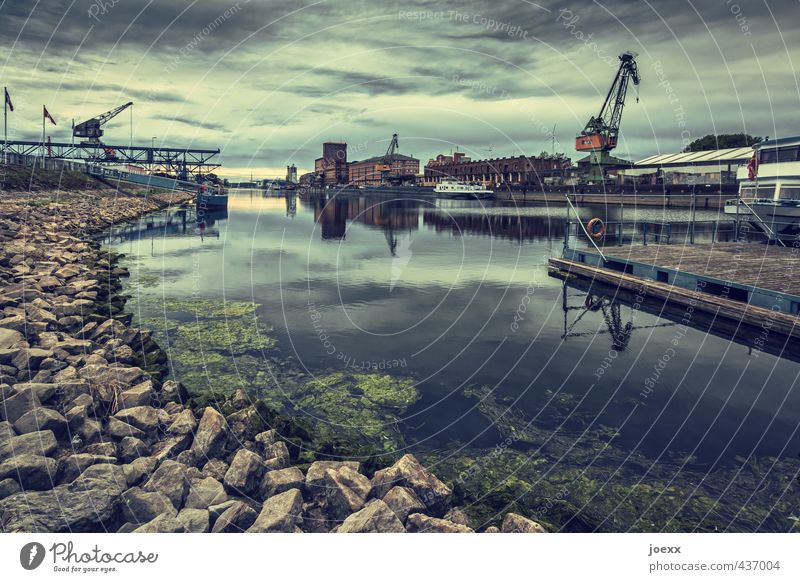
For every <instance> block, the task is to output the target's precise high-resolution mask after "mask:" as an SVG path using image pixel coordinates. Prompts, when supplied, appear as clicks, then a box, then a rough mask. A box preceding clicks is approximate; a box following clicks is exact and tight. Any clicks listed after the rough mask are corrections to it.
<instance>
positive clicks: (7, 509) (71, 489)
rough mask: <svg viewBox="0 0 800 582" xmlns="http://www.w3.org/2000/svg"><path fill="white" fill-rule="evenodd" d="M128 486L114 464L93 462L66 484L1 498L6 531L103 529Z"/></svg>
mask: <svg viewBox="0 0 800 582" xmlns="http://www.w3.org/2000/svg"><path fill="white" fill-rule="evenodd" d="M125 487H127V485H126V483H125V476H124V474H123V471H122V469H121V468H120V467H119V466H117V465H94V466H92V467H89V468H88V469H87V470H86V471H85V472H84V474H83V475H81V476H80V477H79V478H78V479H76V480H75V481H73V482H72V483H70V484H68V485H59V486H58V487H55V488H54V489H52V490H50V491H22V492H20V493H17V494H15V495H12V496H10V497H7V498H6V499H3V500H2V501H0V516H2V517H0V519H2V524H0V527H1V528H2V529H3V531H6V532H27V533H32V532H50V533H59V532H69V533H81V532H90V531H94V532H96V531H104V530H105V528H104V527H103V524H104V523H107V522H108V521H109V520H110V519H111V517H112V515H113V514H114V512H115V510H116V507H117V503H118V500H119V497H120V495H121V494H122V492H123V491H124V489H125Z"/></svg>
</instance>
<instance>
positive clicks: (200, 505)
mask: <svg viewBox="0 0 800 582" xmlns="http://www.w3.org/2000/svg"><path fill="white" fill-rule="evenodd" d="M228 499H229V498H228V494H227V493H225V487H223V485H222V483H220V482H219V481H218V480H217V479H215V478H214V477H206V478H204V479H198V480H196V481H192V483H191V485H190V486H189V495H188V496H187V497H186V505H185V506H186V507H190V508H194V509H208V508H209V507H211V506H212V505H219V504H220V503H224V502H225V501H228Z"/></svg>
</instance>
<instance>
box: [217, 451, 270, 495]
mask: <svg viewBox="0 0 800 582" xmlns="http://www.w3.org/2000/svg"><path fill="white" fill-rule="evenodd" d="M263 475H264V462H263V461H262V459H261V457H259V456H258V455H257V454H256V453H254V452H252V451H248V450H247V449H239V450H238V451H237V452H236V455H235V456H234V457H233V461H231V466H230V467H229V468H228V472H227V473H225V486H226V487H227V488H228V489H229V490H231V491H234V492H238V493H240V494H242V495H251V494H252V493H254V492H255V491H256V490H257V489H258V486H259V485H260V484H261V478H262V476H263Z"/></svg>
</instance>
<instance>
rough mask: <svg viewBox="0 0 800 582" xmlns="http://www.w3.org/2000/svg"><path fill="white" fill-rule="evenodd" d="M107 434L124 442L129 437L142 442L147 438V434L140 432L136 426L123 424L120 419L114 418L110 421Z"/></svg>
mask: <svg viewBox="0 0 800 582" xmlns="http://www.w3.org/2000/svg"><path fill="white" fill-rule="evenodd" d="M106 433H107V434H108V435H109V436H111V437H113V438H115V439H117V440H122V439H124V438H125V437H129V436H130V437H135V438H137V439H141V440H144V439H146V438H147V434H146V433H145V432H144V431H142V430H139V429H138V428H136V427H135V426H132V425H130V424H128V423H127V422H123V421H121V420H120V419H118V418H114V417H113V416H112V417H111V418H109V419H108V425H107V426H106Z"/></svg>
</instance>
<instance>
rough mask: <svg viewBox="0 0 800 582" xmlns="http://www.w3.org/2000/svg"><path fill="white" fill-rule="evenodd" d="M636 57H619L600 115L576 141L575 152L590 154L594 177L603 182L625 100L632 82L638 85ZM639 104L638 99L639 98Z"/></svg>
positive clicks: (584, 129) (593, 118) (617, 133)
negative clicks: (604, 171) (603, 171)
mask: <svg viewBox="0 0 800 582" xmlns="http://www.w3.org/2000/svg"><path fill="white" fill-rule="evenodd" d="M636 56H637V55H636V53H632V52H624V53H622V54H621V55H619V60H620V65H619V69H618V70H617V74H616V76H615V77H614V81H613V82H612V83H611V88H610V89H609V90H608V94H607V95H606V99H605V101H603V106H602V107H601V108H600V113H598V114H597V115H596V116H593V117H590V118H589V121H588V123H587V124H586V127H584V128H583V131H581V132H580V134H578V136H577V137H576V138H575V149H576V150H578V151H579V152H590V155H591V160H592V165H593V166H595V168H593V170H594V172H593V174H594V177H598V175H597V172H598V171H599V172H600V174H599V178H600V179H601V180H602V167H601V166H602V165H603V164H607V163H608V162H609V161H610V156H609V154H608V152H610V151H611V150H613V149H614V148H615V147H617V139H618V137H619V126H620V123H621V122H622V110H623V109H624V108H625V96H626V94H627V92H628V84H629V83H630V82H631V81H633V84H634V85H638V84H639V81H640V80H641V79H640V77H639V67H638V66H637V65H636ZM636 100H637V102H638V100H639V99H638V97H637V99H636Z"/></svg>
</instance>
